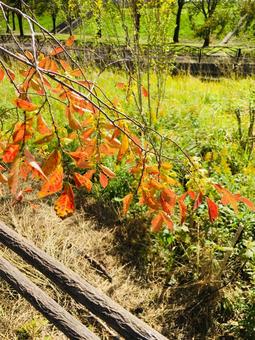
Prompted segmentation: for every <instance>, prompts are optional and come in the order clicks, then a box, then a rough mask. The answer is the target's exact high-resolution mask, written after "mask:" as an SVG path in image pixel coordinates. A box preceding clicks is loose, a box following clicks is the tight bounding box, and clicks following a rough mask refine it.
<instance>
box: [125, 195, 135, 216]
mask: <svg viewBox="0 0 255 340" xmlns="http://www.w3.org/2000/svg"><path fill="white" fill-rule="evenodd" d="M132 200H133V194H132V193H130V194H127V195H126V196H125V197H124V198H123V215H126V214H127V212H128V209H129V206H130V204H131V202H132Z"/></svg>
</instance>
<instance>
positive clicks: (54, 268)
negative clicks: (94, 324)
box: [0, 222, 167, 340]
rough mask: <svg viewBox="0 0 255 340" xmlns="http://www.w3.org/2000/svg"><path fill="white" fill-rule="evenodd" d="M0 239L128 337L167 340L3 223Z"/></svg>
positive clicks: (0, 227)
mask: <svg viewBox="0 0 255 340" xmlns="http://www.w3.org/2000/svg"><path fill="white" fill-rule="evenodd" d="M0 242H1V243H2V244H4V245H5V246H7V247H8V248H10V249H12V250H13V251H14V252H15V253H17V254H18V255H20V256H21V257H22V258H23V259H24V260H25V261H26V262H28V263H30V264H31V265H32V266H34V267H35V268H36V269H38V270H39V271H40V272H42V273H43V274H44V275H45V276H47V277H48V278H49V279H51V281H52V282H54V283H55V284H56V285H57V286H59V287H60V288H61V289H62V290H63V291H64V292H66V293H68V294H69V295H70V296H71V297H73V299H74V300H75V301H77V302H79V303H81V304H82V305H83V306H85V307H86V308H87V309H89V310H90V311H91V312H92V313H93V314H94V315H96V316H98V317H99V318H101V319H102V320H104V321H105V322H106V323H107V324H108V325H109V326H110V327H112V328H113V329H114V330H115V331H117V332H118V333H119V334H120V335H122V336H123V337H125V338H126V339H128V340H131V339H137V340H149V339H151V340H166V339H167V338H165V337H164V336H163V335H161V334H160V333H158V332H157V331H156V330H154V329H153V328H151V327H150V326H149V325H147V324H146V323H145V322H143V321H142V320H140V319H138V318H137V317H135V316H134V315H132V314H131V313H130V312H128V311H127V310H125V309H124V308H123V307H121V306H120V305H119V304H117V303H115V302H114V301H113V300H111V299H110V298H109V297H108V296H107V295H105V294H104V293H102V292H100V291H99V290H98V289H96V288H95V287H93V286H92V285H91V284H89V283H88V282H87V281H86V280H84V279H82V278H81V277H80V276H79V275H77V274H76V273H74V272H73V271H71V270H70V269H68V268H66V267H65V266H64V265H63V264H62V263H60V262H58V261H57V260H55V259H53V258H52V257H50V256H49V255H47V254H46V253H45V252H43V251H42V250H40V249H39V248H37V247H36V246H34V245H33V244H32V243H31V242H29V241H28V240H26V239H25V238H23V237H22V236H20V235H19V234H18V233H16V232H15V231H14V230H12V229H10V228H9V227H7V226H6V225H5V224H4V223H3V222H0Z"/></svg>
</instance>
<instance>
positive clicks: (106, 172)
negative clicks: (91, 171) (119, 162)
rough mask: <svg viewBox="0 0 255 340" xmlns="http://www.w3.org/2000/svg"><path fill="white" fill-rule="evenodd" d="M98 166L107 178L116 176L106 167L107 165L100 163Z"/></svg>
mask: <svg viewBox="0 0 255 340" xmlns="http://www.w3.org/2000/svg"><path fill="white" fill-rule="evenodd" d="M100 168H101V169H102V170H103V173H104V174H105V175H106V176H108V177H109V178H114V177H115V176H116V175H115V173H114V172H113V171H112V170H111V169H109V168H107V166H104V165H100Z"/></svg>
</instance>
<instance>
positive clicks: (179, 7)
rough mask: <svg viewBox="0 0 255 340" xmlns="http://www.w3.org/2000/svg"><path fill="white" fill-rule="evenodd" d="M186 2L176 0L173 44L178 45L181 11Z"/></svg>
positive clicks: (184, 0)
mask: <svg viewBox="0 0 255 340" xmlns="http://www.w3.org/2000/svg"><path fill="white" fill-rule="evenodd" d="M186 2H187V1H186V0H177V12H176V18H175V29H174V36H173V42H175V43H178V42H179V34H180V28H181V15H182V10H183V7H184V5H185V3H186Z"/></svg>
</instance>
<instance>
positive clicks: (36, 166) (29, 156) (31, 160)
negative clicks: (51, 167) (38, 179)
mask: <svg viewBox="0 0 255 340" xmlns="http://www.w3.org/2000/svg"><path fill="white" fill-rule="evenodd" d="M24 156H25V159H26V161H27V162H28V164H29V165H30V166H31V167H32V168H33V169H35V170H36V171H38V172H39V174H41V175H42V177H43V178H45V179H46V180H47V177H46V175H45V173H44V172H43V170H42V169H41V167H40V165H39V164H38V163H37V162H36V160H35V158H34V156H33V155H32V154H31V153H30V151H29V150H28V149H25V150H24Z"/></svg>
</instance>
